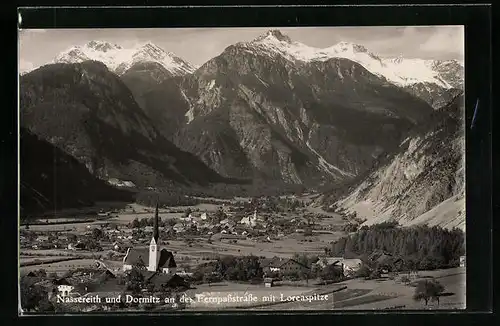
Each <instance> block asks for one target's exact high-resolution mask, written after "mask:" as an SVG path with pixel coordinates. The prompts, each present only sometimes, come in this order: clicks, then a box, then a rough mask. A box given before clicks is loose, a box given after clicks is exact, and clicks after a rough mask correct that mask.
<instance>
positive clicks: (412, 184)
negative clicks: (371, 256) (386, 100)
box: [323, 95, 465, 228]
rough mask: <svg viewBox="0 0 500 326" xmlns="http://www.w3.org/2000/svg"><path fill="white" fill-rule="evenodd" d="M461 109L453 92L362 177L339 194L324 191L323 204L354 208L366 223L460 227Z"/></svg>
mask: <svg viewBox="0 0 500 326" xmlns="http://www.w3.org/2000/svg"><path fill="white" fill-rule="evenodd" d="M464 114H465V110H464V97H463V95H459V96H456V97H455V98H453V100H452V101H451V102H450V103H449V104H447V105H445V106H444V107H441V108H439V109H438V110H436V111H435V112H433V114H432V115H431V116H430V117H429V119H428V120H427V122H426V123H425V124H422V125H419V126H417V127H415V128H413V129H412V130H411V131H410V133H409V135H408V137H407V138H406V139H405V140H404V141H403V142H402V143H401V145H400V147H399V150H398V151H397V152H395V153H394V154H390V155H388V156H387V157H386V158H385V159H384V161H383V162H382V163H381V164H380V165H379V166H378V167H377V168H375V169H374V170H373V171H372V172H371V173H369V174H368V175H367V177H366V178H361V180H360V182H358V183H357V184H355V185H353V186H352V187H351V188H350V189H346V190H344V195H342V194H340V195H339V193H337V194H329V195H325V196H324V198H323V203H324V204H326V205H327V206H330V205H331V204H335V206H337V207H338V208H342V209H345V210H347V211H350V212H356V213H357V215H358V217H362V218H366V219H367V221H366V224H374V223H380V222H384V221H388V220H397V221H399V223H400V224H402V225H412V224H417V223H427V224H430V225H439V226H443V227H450V228H451V227H460V228H465V199H464V198H465V134H464Z"/></svg>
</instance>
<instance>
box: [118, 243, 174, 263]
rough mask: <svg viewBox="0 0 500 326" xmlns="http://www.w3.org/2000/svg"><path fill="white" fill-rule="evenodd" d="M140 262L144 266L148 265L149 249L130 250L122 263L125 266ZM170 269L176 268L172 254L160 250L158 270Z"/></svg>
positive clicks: (165, 250)
mask: <svg viewBox="0 0 500 326" xmlns="http://www.w3.org/2000/svg"><path fill="white" fill-rule="evenodd" d="M140 261H142V263H143V264H144V265H145V266H148V265H149V248H130V250H129V251H128V253H127V255H126V256H125V259H124V261H123V263H124V264H126V265H137V264H138V262H140ZM167 267H168V268H172V267H177V264H176V263H175V259H174V255H173V254H172V252H170V251H168V250H167V249H165V248H163V249H161V250H160V259H159V261H158V268H167Z"/></svg>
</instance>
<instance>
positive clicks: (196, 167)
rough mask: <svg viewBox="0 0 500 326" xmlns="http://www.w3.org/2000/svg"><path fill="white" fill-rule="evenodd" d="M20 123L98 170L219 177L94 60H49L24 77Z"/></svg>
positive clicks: (172, 177)
mask: <svg viewBox="0 0 500 326" xmlns="http://www.w3.org/2000/svg"><path fill="white" fill-rule="evenodd" d="M20 110H21V125H22V126H23V127H26V128H27V129H29V130H30V131H31V132H33V133H34V134H36V135H37V136H38V137H40V138H41V139H43V140H47V141H48V142H50V143H52V144H53V145H55V146H56V147H58V148H60V149H62V150H63V151H64V152H66V153H68V154H69V155H71V156H73V157H75V158H76V159H77V160H78V161H79V162H81V163H82V164H84V165H85V166H86V167H87V169H88V170H89V171H90V172H91V173H92V174H94V175H95V176H97V177H99V178H101V179H104V180H109V179H111V178H114V179H118V180H124V181H132V182H133V183H134V184H136V185H138V186H154V185H170V184H171V183H172V182H178V183H190V182H195V183H206V182H211V181H217V180H221V178H220V177H219V176H218V175H217V174H216V173H215V172H214V171H212V170H210V169H209V168H208V167H206V166H205V165H204V164H203V163H202V162H200V161H199V160H198V159H197V158H196V157H195V156H193V155H192V154H189V153H187V152H184V151H181V150H179V149H178V148H177V147H175V146H174V145H173V144H172V143H171V142H169V141H168V140H166V139H165V138H164V137H162V136H161V135H160V134H159V133H158V132H157V130H156V129H155V127H154V126H153V125H152V123H151V121H150V119H149V118H148V117H147V116H146V115H145V114H144V113H143V112H142V110H141V109H140V108H139V106H138V105H137V103H136V102H135V100H134V98H133V96H132V93H131V92H130V90H129V89H128V88H127V87H126V86H125V84H124V83H123V82H122V81H121V79H120V78H119V77H118V76H117V75H115V74H114V73H112V72H110V71H109V70H108V68H107V67H106V66H105V65H104V64H102V63H100V62H96V61H85V62H83V63H77V64H54V65H47V66H44V67H42V68H39V69H37V70H35V71H32V72H30V73H28V74H26V75H24V76H22V77H21V80H20Z"/></svg>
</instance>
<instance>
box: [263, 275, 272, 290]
mask: <svg viewBox="0 0 500 326" xmlns="http://www.w3.org/2000/svg"><path fill="white" fill-rule="evenodd" d="M273 285H274V280H273V278H271V277H265V278H264V286H265V287H266V288H270V287H272V286H273Z"/></svg>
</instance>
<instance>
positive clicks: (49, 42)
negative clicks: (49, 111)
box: [19, 26, 464, 71]
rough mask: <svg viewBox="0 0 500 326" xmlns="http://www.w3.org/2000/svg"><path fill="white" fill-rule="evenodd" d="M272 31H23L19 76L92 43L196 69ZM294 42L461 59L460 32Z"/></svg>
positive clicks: (323, 30)
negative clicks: (155, 50)
mask: <svg viewBox="0 0 500 326" xmlns="http://www.w3.org/2000/svg"><path fill="white" fill-rule="evenodd" d="M269 29H270V28H265V27H255V28H155V29H146V28H142V29H25V30H20V31H19V66H20V70H21V71H25V70H31V69H33V68H36V67H39V66H41V65H43V64H46V63H50V62H51V61H52V60H53V59H54V57H55V56H56V55H58V54H59V53H60V52H62V51H64V50H67V49H69V48H71V47H73V46H76V45H84V44H85V43H87V42H89V41H92V40H100V41H107V42H110V43H116V44H118V45H120V46H122V47H124V48H126V47H131V46H134V45H136V44H142V43H145V42H148V41H150V42H152V43H154V44H156V45H158V46H159V47H161V48H163V49H164V50H166V51H169V52H173V53H174V54H175V55H177V56H179V57H181V58H183V59H184V60H186V61H188V62H190V63H192V64H194V65H197V66H200V65H202V64H203V63H205V62H206V61H208V60H210V59H211V58H213V57H216V56H217V55H219V54H220V53H221V52H222V51H224V49H225V48H226V47H228V46H229V45H231V44H234V43H237V42H246V41H251V40H253V39H255V38H256V37H258V36H259V35H261V34H264V33H265V32H266V31H268V30H269ZM272 29H279V30H280V31H281V32H282V33H283V34H285V35H288V36H289V37H290V38H291V39H292V40H293V41H298V42H301V43H304V44H306V45H309V46H313V47H318V48H326V47H329V46H332V45H334V44H336V43H338V42H342V41H345V42H353V43H358V44H361V45H364V46H365V47H366V48H367V49H368V50H369V51H370V52H373V53H374V54H376V55H378V56H380V57H397V56H400V55H401V56H403V57H405V58H421V59H439V60H451V59H457V60H463V59H464V28H463V26H407V27H401V26H387V27H384V26H376V27H364V26H363V27H284V28H275V27H273V28H272Z"/></svg>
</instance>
